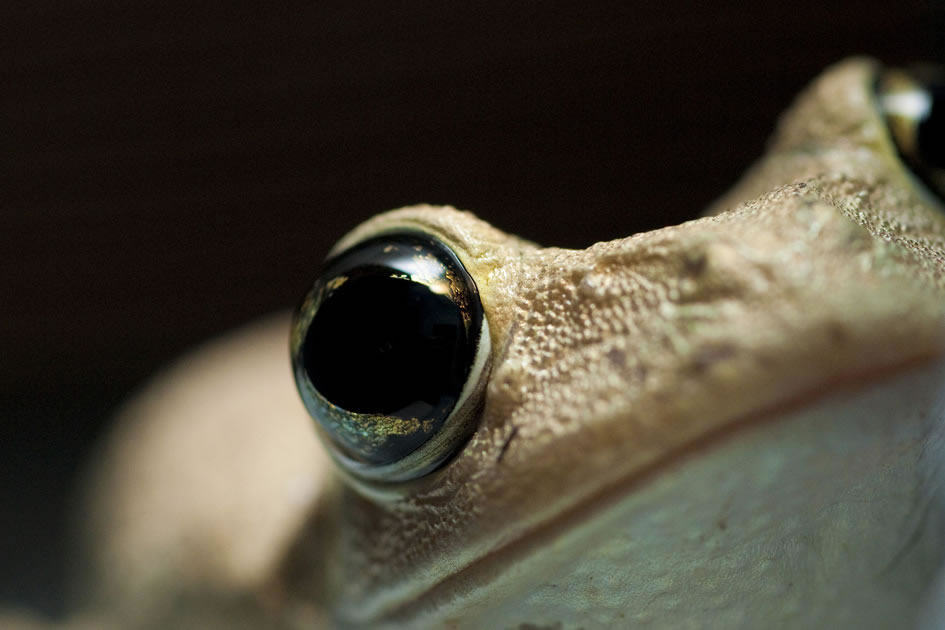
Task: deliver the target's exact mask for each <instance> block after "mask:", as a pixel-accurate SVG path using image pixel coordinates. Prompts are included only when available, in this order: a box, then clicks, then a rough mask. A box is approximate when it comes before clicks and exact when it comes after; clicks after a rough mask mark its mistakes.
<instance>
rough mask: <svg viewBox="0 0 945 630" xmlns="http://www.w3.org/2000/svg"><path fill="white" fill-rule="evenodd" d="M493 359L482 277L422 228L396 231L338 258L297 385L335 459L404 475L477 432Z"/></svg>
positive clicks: (312, 301) (300, 331) (301, 318)
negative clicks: (479, 279) (475, 276)
mask: <svg viewBox="0 0 945 630" xmlns="http://www.w3.org/2000/svg"><path fill="white" fill-rule="evenodd" d="M488 357H489V331H488V325H487V323H486V320H485V318H484V317H483V312H482V304H481V303H480V301H479V293H478V291H477V289H476V284H475V282H473V280H472V278H471V277H470V276H469V274H468V273H467V272H466V270H465V268H464V267H463V265H462V264H461V263H460V262H459V260H458V259H457V257H456V255H455V254H454V253H453V252H452V251H451V250H450V249H449V248H447V247H446V246H445V245H444V244H442V243H441V242H440V241H438V240H436V239H435V238H433V237H430V236H427V235H425V234H422V233H420V232H412V231H402V232H393V233H386V234H383V235H380V236H377V237H375V238H371V239H369V240H366V241H362V242H361V243H359V244H357V245H355V246H354V247H352V248H350V249H348V250H347V251H344V252H342V253H341V254H339V255H338V256H336V257H334V258H333V259H331V260H329V261H328V262H327V263H326V266H325V269H324V271H323V272H322V274H321V276H320V277H319V278H318V280H316V282H315V285H314V286H313V287H312V289H311V290H310V291H309V293H308V295H307V296H306V297H305V300H304V302H303V303H302V306H301V307H300V308H299V311H298V313H297V315H296V320H295V323H294V326H293V331H292V365H293V370H294V372H295V379H296V384H297V386H298V389H299V392H300V394H301V396H302V400H303V401H304V402H305V406H306V407H307V408H308V411H309V413H310V414H311V415H312V417H313V418H314V419H315V420H316V421H317V424H318V427H319V430H320V432H321V434H322V436H323V437H324V438H325V439H326V440H327V442H328V443H329V445H330V447H331V448H332V450H333V453H334V455H335V458H336V459H337V460H338V461H339V462H341V464H342V465H344V466H345V467H346V468H348V469H349V470H350V471H351V472H354V473H355V474H358V475H360V476H363V477H367V478H370V479H376V480H384V481H400V480H405V479H410V478H414V477H417V476H420V475H422V474H425V473H427V472H429V471H430V470H432V469H434V468H436V467H437V466H439V465H440V464H442V463H443V462H444V461H445V460H446V459H447V458H448V457H449V456H450V455H452V454H453V453H454V452H455V451H456V450H457V449H458V448H459V447H460V446H461V445H462V443H463V442H464V441H465V440H466V439H467V438H468V437H469V435H470V434H471V433H472V431H473V430H474V429H475V426H476V422H477V420H478V418H477V415H478V407H479V404H480V402H481V398H482V396H481V394H482V389H483V382H484V380H485V377H484V374H485V368H486V365H487V362H488Z"/></svg>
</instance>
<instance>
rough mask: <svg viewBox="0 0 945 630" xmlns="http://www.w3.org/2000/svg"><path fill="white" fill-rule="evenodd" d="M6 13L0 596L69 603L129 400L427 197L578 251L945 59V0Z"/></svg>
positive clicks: (692, 202) (674, 213)
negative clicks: (110, 443)
mask: <svg viewBox="0 0 945 630" xmlns="http://www.w3.org/2000/svg"><path fill="white" fill-rule="evenodd" d="M20 4H22V6H15V5H13V4H11V3H4V4H3V5H2V6H0V318H2V319H0V322H2V326H0V473H2V477H0V505H2V513H0V514H2V515H0V601H5V602H12V603H18V604H23V605H30V606H38V607H41V608H43V609H44V610H46V611H49V612H52V613H55V612H57V611H60V610H61V609H62V605H63V604H62V601H63V592H64V591H63V588H64V587H63V576H64V575H65V573H66V570H67V562H68V561H67V557H68V556H67V553H66V550H67V542H66V535H67V532H68V518H67V514H68V505H69V496H70V494H71V492H72V491H73V489H74V487H75V484H76V480H77V475H78V471H79V470H80V465H81V461H82V457H83V454H84V453H85V452H86V451H87V449H88V447H89V446H90V444H91V443H92V442H93V440H94V439H95V438H96V437H97V436H98V435H100V434H101V432H102V430H103V428H104V427H105V426H106V425H107V421H108V417H109V413H110V410H112V409H113V408H114V406H115V405H116V404H117V403H118V402H119V401H120V400H121V399H123V398H124V397H125V396H126V395H127V394H128V393H129V392H130V391H131V390H132V389H133V388H134V387H136V385H137V384H139V383H140V382H141V381H142V380H143V379H145V378H147V377H148V375H149V374H151V373H152V372H153V371H154V370H155V369H157V368H158V367H159V366H161V365H162V364H164V363H166V362H167V361H168V360H170V359H171V358H172V357H174V356H175V355H177V354H179V353H180V352H182V351H184V350H185V349H187V348H188V347H189V346H192V345H193V344H194V343H196V342H199V341H200V340H202V339H204V338H206V337H208V336H212V335H214V334H216V333H218V332H221V331H224V330H226V329H228V328H230V327H233V326H235V325H238V324H240V323H242V322H246V321H248V320H250V319H252V318H254V317H257V316H259V315H262V314H264V313H267V312H270V311H272V310H276V309H281V308H284V307H287V306H291V305H292V304H293V303H294V302H295V301H296V300H297V299H298V298H299V297H300V295H301V294H302V292H303V291H304V289H305V288H306V285H307V284H308V282H309V281H310V280H311V279H312V277H313V275H314V273H315V271H316V269H317V267H318V265H319V262H320V260H321V259H322V257H323V256H324V254H325V253H326V251H327V249H328V247H329V246H330V245H331V244H332V242H333V241H334V240H335V239H337V238H338V237H339V236H340V235H341V234H342V233H344V232H345V231H346V230H348V229H349V228H351V227H352V226H354V225H355V224H356V223H358V222H359V221H361V220H363V219H364V218H366V217H368V216H370V215H372V214H374V213H376V212H379V211H381V210H385V209H389V208H393V207H398V206H401V205H405V204H412V203H417V202H431V203H450V204H454V205H457V206H460V207H464V208H468V209H471V210H474V211H476V212H477V213H478V214H479V215H480V216H482V217H484V218H486V219H487V220H489V221H491V222H493V223H495V224H497V225H498V226H499V227H502V228H503V229H506V230H509V231H512V232H516V233H519V234H521V235H523V236H525V237H528V238H530V239H533V240H537V241H539V242H543V243H546V244H554V245H561V246H572V247H583V246H586V245H588V244H590V243H592V242H594V241H597V240H602V239H610V238H616V237H618V236H625V235H629V234H631V233H633V232H637V231H641V230H647V229H651V228H654V227H659V226H662V225H666V224H670V223H676V222H679V221H682V220H686V219H688V218H692V217H694V216H695V215H696V214H697V212H698V211H699V209H700V208H701V207H702V206H704V205H705V204H707V203H708V202H709V201H710V200H711V199H712V198H713V197H714V196H716V195H718V194H720V193H721V192H723V190H724V189H725V188H726V187H727V186H728V185H729V184H731V183H732V182H733V180H734V179H735V178H736V177H737V176H738V175H739V173H740V172H741V171H742V170H743V169H744V168H745V167H746V166H747V165H748V164H749V163H750V161H751V160H752V159H753V158H755V157H756V156H758V155H759V154H760V153H761V151H762V150H763V146H764V140H765V138H766V136H767V135H768V133H769V132H770V130H771V129H772V127H773V125H774V122H775V119H776V116H777V114H778V113H779V112H780V111H781V110H782V109H783V108H784V107H786V106H787V105H788V104H789V103H790V101H791V98H792V97H793V95H794V94H795V93H796V92H797V91H798V90H799V89H800V88H801V87H802V86H803V85H804V84H805V83H806V82H807V81H809V80H810V79H811V78H812V77H813V76H815V75H816V74H817V73H818V72H819V71H820V70H821V69H822V68H823V67H824V66H826V65H827V64H829V63H831V62H833V61H836V60H838V59H840V58H842V57H844V56H847V55H850V54H855V53H869V54H872V55H875V56H877V57H879V58H881V59H882V60H884V61H887V62H891V63H908V62H911V61H916V60H921V59H933V60H938V61H942V60H945V35H943V33H945V11H943V7H942V5H941V4H937V3H933V1H932V0H926V1H925V2H915V1H911V2H910V1H908V0H907V1H905V2H899V3H896V4H895V5H894V4H893V3H891V2H888V0H883V1H880V0H865V1H864V0H859V1H857V2H852V1H848V2H839V3H822V2H819V1H818V2H813V1H808V0H802V1H798V0H794V1H792V2H780V3H772V4H770V6H763V5H762V4H758V3H754V4H752V3H746V2H741V1H740V2H716V3H699V4H697V3H681V2H676V3H667V2H656V3H652V2H648V3H642V2H641V3H637V4H636V5H632V4H630V3H623V2H614V3H605V2H582V3H574V5H573V8H571V9H570V10H560V9H559V10H554V11H552V10H550V9H549V8H547V7H546V6H542V5H540V4H539V3H525V2H519V3H508V2H505V1H497V0H492V1H487V2H475V3H470V2H457V1H442V0H441V1H439V2H433V1H430V2H422V1H413V2H404V1H401V0H398V1H389V2H344V1H342V2H338V1H334V0H329V1H324V0H322V1H316V2H312V1H305V2H301V1H294V0H293V1H289V2H283V3H281V4H278V5H277V6H275V7H265V8H263V7H261V6H259V7H255V8H247V7H244V6H239V5H236V4H233V5H228V6H223V5H209V6H205V5H200V6H195V3H192V2H182V1H179V0H166V1H164V2H160V3H159V2H148V1H144V0H141V1H138V2H132V3H127V2H106V1H101V0H86V1H75V2H68V3H61V2H53V1H50V0H31V1H30V2H28V3H26V2H24V3H20Z"/></svg>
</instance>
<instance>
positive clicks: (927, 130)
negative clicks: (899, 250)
mask: <svg viewBox="0 0 945 630" xmlns="http://www.w3.org/2000/svg"><path fill="white" fill-rule="evenodd" d="M877 89H878V97H879V104H880V107H881V108H882V110H883V114H884V115H885V117H886V124H887V125H888V126H889V131H890V134H891V135H892V138H893V140H894V141H895V143H896V147H897V149H898V150H899V155H901V156H902V158H903V160H904V161H905V162H906V163H907V164H908V165H909V166H910V168H911V169H912V171H913V172H914V173H915V174H916V175H918V176H919V177H920V178H921V179H922V180H924V181H925V183H926V184H928V185H929V187H930V188H931V189H932V190H933V191H934V192H935V193H937V194H938V195H939V196H940V197H945V76H943V74H942V72H941V70H938V69H932V68H922V69H919V70H916V71H915V72H912V73H907V72H904V71H902V70H887V71H885V72H883V74H882V75H881V76H880V78H879V82H878V85H877Z"/></svg>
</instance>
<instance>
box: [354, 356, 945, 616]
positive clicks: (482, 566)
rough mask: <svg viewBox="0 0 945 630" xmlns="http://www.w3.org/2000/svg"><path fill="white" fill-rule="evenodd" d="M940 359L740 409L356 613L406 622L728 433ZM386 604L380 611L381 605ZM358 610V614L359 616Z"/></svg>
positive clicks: (478, 584) (908, 362)
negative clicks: (431, 579) (409, 590)
mask: <svg viewBox="0 0 945 630" xmlns="http://www.w3.org/2000/svg"><path fill="white" fill-rule="evenodd" d="M943 359H945V351H943V350H938V351H928V352H925V353H922V354H919V355H915V356H912V357H908V358H906V359H903V360H901V361H899V362H897V363H895V364H890V365H886V366H881V367H878V368H872V369H869V370H863V371H859V372H852V373H848V374H840V375H837V376H836V377H834V378H831V379H829V380H827V381H825V382H824V383H822V384H821V385H819V386H817V387H815V388H812V389H808V390H806V391H802V392H800V393H798V394H795V395H792V396H789V397H788V398H786V399H784V400H781V401H775V402H773V403H772V404H771V405H768V406H766V407H764V408H761V409H759V410H757V411H754V412H751V413H748V414H744V415H742V416H741V417H739V418H736V419H734V420H732V421H730V422H727V423H724V424H722V425H721V426H720V427H718V428H716V429H714V430H711V431H709V432H707V433H705V434H703V435H701V436H699V437H698V438H696V439H694V440H691V441H690V442H688V443H686V444H683V445H681V446H680V447H678V448H676V449H674V450H672V451H670V452H667V453H666V454H665V455H664V456H663V457H662V458H660V459H658V460H655V461H653V462H651V463H650V464H648V465H646V466H644V467H642V468H640V469H637V470H635V471H633V472H632V473H631V474H630V475H628V476H626V477H624V478H622V479H618V480H617V481H615V482H613V483H610V484H609V485H607V486H605V487H603V488H601V489H599V490H597V491H596V492H594V493H592V494H591V495H589V496H587V497H585V498H583V499H579V500H578V501H577V502H576V503H575V504H573V505H571V506H569V507H566V508H564V509H563V510H562V511H561V512H560V513H559V514H557V515H555V516H552V517H551V518H549V519H547V520H544V521H542V522H540V523H538V524H537V525H535V526H533V527H532V528H530V529H528V530H526V531H524V532H522V533H521V535H519V536H518V537H517V538H514V539H512V540H509V541H508V542H507V543H505V544H503V545H502V546H499V547H496V548H494V549H492V550H491V551H489V552H488V553H487V554H485V555H483V556H480V557H478V558H476V559H474V560H472V561H471V562H470V563H468V564H467V565H465V566H462V567H460V568H459V569H457V570H456V571H455V572H453V573H451V574H449V575H447V576H446V577H444V578H443V579H441V580H440V581H438V582H437V583H435V584H433V585H431V586H430V587H429V588H427V589H426V590H424V591H421V592H419V593H414V594H412V596H411V598H410V601H408V602H405V603H397V602H392V601H388V602H387V604H388V606H389V607H387V606H384V603H381V602H377V604H379V605H377V606H374V607H372V606H362V607H361V608H359V610H358V614H357V616H358V617H359V618H363V619H372V618H373V619H376V618H378V617H380V618H383V619H386V620H389V621H391V622H401V623H406V622H408V621H409V620H411V619H412V618H414V617H415V616H416V615H418V614H422V613H423V612H424V611H435V610H437V609H438V608H440V606H441V605H443V604H448V603H449V602H451V601H455V600H456V599H458V598H459V597H460V596H468V595H469V594H470V593H472V592H475V591H476V590H479V589H481V588H482V587H483V586H484V585H488V584H489V583H490V582H492V581H493V580H494V579H495V578H498V577H500V576H501V575H502V573H504V572H506V571H507V570H508V567H509V566H510V565H512V564H515V563H517V562H519V561H521V560H524V559H527V558H529V557H531V556H532V554H534V553H536V549H540V548H542V547H546V546H547V545H548V543H550V542H551V541H553V540H554V539H555V538H556V537H558V536H560V535H562V534H563V533H565V532H568V531H570V530H573V529H575V528H576V527H578V526H579V525H580V524H582V523H584V522H586V521H587V518H588V514H595V513H599V512H602V511H603V510H606V509H607V508H610V507H612V506H614V505H616V504H617V503H618V502H619V501H620V500H621V499H622V498H624V497H626V496H627V495H629V494H631V493H633V492H636V491H638V490H641V489H643V488H645V487H646V486H647V485H648V484H650V483H652V482H653V481H654V480H656V479H657V478H659V477H660V476H661V475H662V474H663V473H665V472H667V471H669V470H671V469H672V468H674V467H677V466H679V465H680V464H681V463H683V462H686V461H688V460H691V459H692V458H695V457H699V456H700V455H701V454H703V453H705V452H706V451H708V450H711V449H713V448H714V447H717V446H719V445H721V444H723V443H725V442H726V441H727V440H728V439H729V438H733V437H734V436H736V435H737V434H739V433H740V432H742V431H743V430H745V429H748V428H754V427H757V426H759V425H764V424H769V423H777V422H778V421H780V420H783V419H785V418H788V417H791V416H792V414H795V413H797V412H799V411H802V410H805V409H808V408H811V407H814V406H816V405H817V404H819V403H822V402H826V401H828V400H830V399H831V398H833V397H835V396H840V397H843V396H850V395H854V394H856V393H858V392H862V391H864V390H866V389H868V388H871V387H877V386H880V385H884V384H886V383H889V382H891V381H894V380H895V379H896V378H897V377H902V376H904V375H907V374H909V373H910V372H912V371H914V370H918V369H921V368H923V367H927V366H929V365H931V364H933V363H935V362H936V361H943ZM385 608H386V610H385ZM362 615H364V616H363V617H362Z"/></svg>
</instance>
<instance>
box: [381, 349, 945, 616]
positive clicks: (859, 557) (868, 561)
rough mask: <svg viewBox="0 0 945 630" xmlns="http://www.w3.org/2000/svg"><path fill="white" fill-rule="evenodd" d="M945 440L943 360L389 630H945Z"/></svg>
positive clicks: (663, 479) (865, 391) (534, 550)
mask: <svg viewBox="0 0 945 630" xmlns="http://www.w3.org/2000/svg"><path fill="white" fill-rule="evenodd" d="M943 425H945V361H943V360H940V361H938V362H936V363H935V364H927V365H925V366H923V367H921V368H915V369H912V370H910V371H908V372H905V373H900V374H898V375H896V376H893V377H890V378H887V379H885V380H884V381H882V382H880V383H872V384H869V385H866V386H863V387H861V388H859V389H851V390H848V391H845V392H840V393H836V394H833V395H831V396H828V397H826V398H822V399H820V400H819V401H817V402H815V403H813V404H812V405H810V406H806V407H804V408H801V409H797V410H794V411H791V412H787V413H784V414H782V415H781V416H779V417H769V418H765V419H762V420H760V421H758V422H753V423H750V424H746V425H745V426H743V427H742V428H740V429H739V430H737V431H734V432H731V433H729V434H727V435H726V436H723V437H721V438H719V439H718V440H716V441H714V442H712V443H710V444H707V445H705V446H703V447H700V448H698V449H695V450H693V451H692V452H690V453H688V454H687V455H686V456H685V457H683V458H681V459H680V460H679V461H678V462H674V463H673V464H672V465H671V466H668V467H665V468H663V469H662V470H661V471H660V472H659V473H658V474H655V475H652V478H650V479H647V480H643V481H642V482H637V483H636V484H628V486H627V490H626V494H625V495H623V498H621V499H619V500H618V501H616V502H613V503H611V504H610V505H609V506H606V507H602V508H600V507H598V508H594V509H593V511H588V513H586V514H585V515H583V516H582V518H581V519H580V521H579V524H578V525H575V526H572V527H567V528H559V529H560V530H561V531H554V528H552V531H554V533H551V534H548V533H546V534H544V535H542V537H540V538H539V539H538V540H536V541H529V544H530V545H531V548H530V549H528V550H527V552H526V553H518V554H516V555H515V557H510V558H508V559H502V558H501V557H500V558H499V559H498V561H499V562H503V564H502V565H501V571H500V575H499V576H498V578H496V577H495V576H494V575H492V577H490V578H489V579H488V580H484V581H477V580H476V579H475V576H468V577H469V578H471V579H464V580H461V583H462V584H463V586H462V588H461V589H456V590H455V591H454V592H452V593H448V594H447V595H446V596H441V597H438V598H437V599H436V600H434V601H428V602H424V603H423V604H421V607H423V608H425V610H423V613H422V618H420V619H417V618H413V619H411V620H410V621H409V622H407V621H406V620H401V621H400V622H399V623H397V624H392V625H391V627H401V626H404V625H406V626H407V627H420V628H422V627H450V628H477V629H478V628H520V627H538V628H555V629H558V630H569V629H573V628H584V629H585V630H590V629H592V628H673V629H679V628H726V629H730V628H766V629H772V630H773V629H777V628H910V627H916V625H917V624H918V623H920V615H921V623H923V624H925V625H924V627H927V628H939V627H945V619H943V618H942V615H945V591H942V589H943V588H945V574H943V577H942V578H941V579H940V581H939V583H938V587H937V589H936V588H933V584H934V583H935V579H936V575H937V573H938V569H939V567H941V566H942V565H943V555H945V510H943V503H942V498H943V497H942V492H940V490H941V488H942V485H943V482H945V471H943V455H945V450H943V439H945V430H943ZM532 542H534V544H532ZM940 591H941V595H937V593H939V592H940ZM524 624H532V625H531V626H528V625H524ZM370 625H371V626H372V627H379V625H378V624H374V623H372V624H370Z"/></svg>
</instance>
